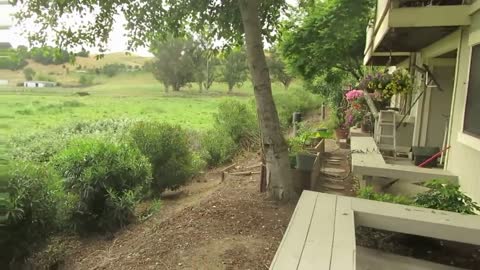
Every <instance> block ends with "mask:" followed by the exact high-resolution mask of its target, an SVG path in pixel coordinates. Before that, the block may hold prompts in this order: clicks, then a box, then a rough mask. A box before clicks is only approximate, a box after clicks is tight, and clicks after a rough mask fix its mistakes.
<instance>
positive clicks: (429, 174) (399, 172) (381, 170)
mask: <svg viewBox="0 0 480 270" xmlns="http://www.w3.org/2000/svg"><path fill="white" fill-rule="evenodd" d="M352 170H353V172H354V174H359V175H368V176H378V177H386V178H391V179H401V180H402V181H403V182H406V183H420V182H426V181H429V180H432V179H443V180H446V181H449V182H452V183H457V182H458V176H456V175H453V174H451V173H450V172H449V171H445V170H441V169H428V168H420V167H415V166H408V165H394V164H384V165H377V164H368V163H365V162H361V163H360V162H357V163H353V155H352Z"/></svg>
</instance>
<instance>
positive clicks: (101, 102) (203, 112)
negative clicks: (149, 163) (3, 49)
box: [0, 73, 285, 136]
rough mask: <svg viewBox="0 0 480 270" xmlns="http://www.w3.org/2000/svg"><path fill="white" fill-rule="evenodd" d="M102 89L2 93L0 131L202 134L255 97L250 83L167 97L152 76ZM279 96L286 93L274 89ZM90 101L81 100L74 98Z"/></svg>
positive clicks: (116, 80)
mask: <svg viewBox="0 0 480 270" xmlns="http://www.w3.org/2000/svg"><path fill="white" fill-rule="evenodd" d="M97 82H98V83H99V84H97V85H94V86H91V87H87V88H61V87H59V88H48V89H47V88H44V89H42V88H36V89H28V90H27V91H25V90H24V89H23V88H21V87H20V88H15V87H3V88H2V87H0V129H2V130H3V133H4V134H6V135H7V136H14V135H16V134H28V133H33V132H38V131H46V130H48V129H51V128H54V127H57V126H60V125H63V124H66V123H70V122H75V121H79V120H99V119H105V118H133V119H150V120H160V121H165V122H169V123H177V124H180V125H183V126H185V127H191V128H194V129H203V128H206V127H209V126H210V125H211V124H212V121H213V114H214V113H215V112H216V110H217V106H218V104H219V103H220V102H221V101H222V99H224V98H236V99H240V100H244V101H245V102H247V101H248V100H249V99H250V98H252V97H253V95H252V94H253V90H252V87H251V84H250V83H245V84H244V85H243V86H242V87H239V88H237V89H234V92H233V93H231V94H228V93H227V90H226V89H227V87H226V85H224V84H221V83H215V84H214V85H213V87H212V89H211V90H210V91H208V92H205V91H204V92H203V93H200V91H199V89H198V86H197V85H196V84H192V85H191V86H188V87H185V89H183V90H182V91H181V92H176V93H175V92H169V93H165V92H164V89H163V86H162V84H161V83H159V82H158V81H156V80H155V79H154V78H153V76H151V74H146V73H133V74H121V75H119V76H116V77H113V78H102V77H100V78H97ZM274 88H275V91H279V92H280V91H282V92H283V91H285V90H284V89H283V87H282V86H281V85H279V84H274ZM78 91H87V92H89V93H90V94H91V95H90V96H85V97H79V96H78V95H76V94H75V93H76V92H78Z"/></svg>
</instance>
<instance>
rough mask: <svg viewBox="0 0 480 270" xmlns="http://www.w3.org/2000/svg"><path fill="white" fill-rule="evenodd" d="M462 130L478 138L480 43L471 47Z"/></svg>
mask: <svg viewBox="0 0 480 270" xmlns="http://www.w3.org/2000/svg"><path fill="white" fill-rule="evenodd" d="M463 131H464V132H465V133H466V134H468V135H472V136H475V137H477V138H480V44H478V45H475V46H473V47H472V59H471V62H470V75H469V79H468V92H467V104H466V106H465V120H464V122H463Z"/></svg>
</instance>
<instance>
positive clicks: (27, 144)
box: [9, 100, 135, 162]
mask: <svg viewBox="0 0 480 270" xmlns="http://www.w3.org/2000/svg"><path fill="white" fill-rule="evenodd" d="M63 106H72V107H74V106H82V104H81V103H80V104H78V103H77V102H76V101H75V100H72V101H65V102H64V104H63ZM134 122H135V121H134V120H130V119H104V120H98V121H80V122H74V123H72V124H69V125H66V126H63V127H59V128H55V129H52V130H50V131H47V132H42V133H35V134H27V135H24V136H16V137H13V138H12V140H11V141H10V142H9V144H10V147H9V149H10V155H11V158H12V159H16V160H29V161H37V162H47V161H49V160H50V159H51V158H52V156H54V155H55V154H57V153H58V152H59V151H61V150H63V149H64V148H65V147H66V146H67V144H68V142H70V141H71V140H74V139H79V138H85V137H95V138H104V139H108V140H109V141H121V140H122V139H123V137H124V135H125V133H126V132H127V131H128V129H129V128H130V126H131V125H132V123H134Z"/></svg>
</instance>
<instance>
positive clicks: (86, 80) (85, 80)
mask: <svg viewBox="0 0 480 270" xmlns="http://www.w3.org/2000/svg"><path fill="white" fill-rule="evenodd" d="M93 79H94V78H93V76H91V75H85V74H82V75H80V79H78V83H79V84H80V85H81V86H90V85H92V84H93Z"/></svg>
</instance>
